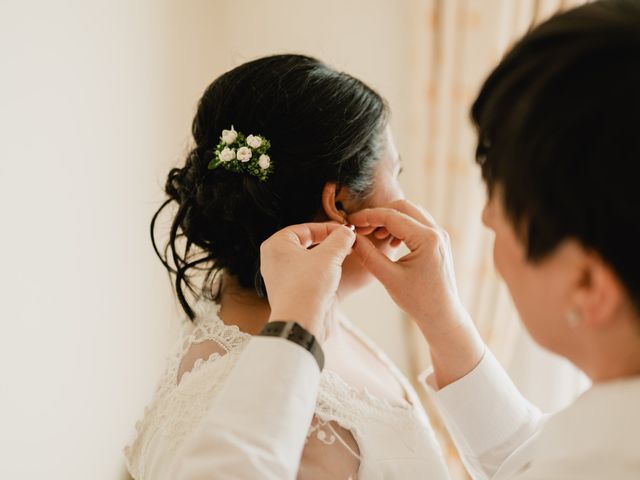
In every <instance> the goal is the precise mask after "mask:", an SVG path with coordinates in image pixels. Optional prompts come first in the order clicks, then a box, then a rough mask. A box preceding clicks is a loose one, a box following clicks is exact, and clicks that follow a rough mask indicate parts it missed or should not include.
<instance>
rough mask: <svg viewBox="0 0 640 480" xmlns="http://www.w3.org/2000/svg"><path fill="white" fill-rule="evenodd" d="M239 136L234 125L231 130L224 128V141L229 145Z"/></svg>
mask: <svg viewBox="0 0 640 480" xmlns="http://www.w3.org/2000/svg"><path fill="white" fill-rule="evenodd" d="M237 138H238V132H236V131H235V130H234V129H233V127H231V130H222V141H223V142H224V143H226V144H227V145H231V144H232V143H233V142H235V141H236V139H237Z"/></svg>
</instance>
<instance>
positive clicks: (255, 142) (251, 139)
mask: <svg viewBox="0 0 640 480" xmlns="http://www.w3.org/2000/svg"><path fill="white" fill-rule="evenodd" d="M247 145H249V146H250V147H251V148H258V147H259V146H260V145H262V138H260V137H258V136H256V135H249V136H248V137H247Z"/></svg>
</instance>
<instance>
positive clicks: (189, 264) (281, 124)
mask: <svg viewBox="0 0 640 480" xmlns="http://www.w3.org/2000/svg"><path fill="white" fill-rule="evenodd" d="M387 116H388V107H387V104H386V103H385V101H384V100H383V99H382V97H380V95H379V94H378V93H376V92H375V91H374V90H372V89H371V88H370V87H368V86H367V85H365V84H364V83H363V82H362V81H360V80H358V79H356V78H354V77H352V76H351V75H348V74H346V73H343V72H339V71H336V70H334V69H332V68H330V67H329V66H327V65H326V64H324V63H322V62H320V61H319V60H317V59H315V58H311V57H308V56H303V55H274V56H270V57H265V58H260V59H257V60H254V61H250V62H247V63H244V64H242V65H240V66H238V67H236V68H234V69H233V70H230V71H228V72H226V73H225V74H223V75H222V76H220V77H218V78H217V79H216V80H215V81H214V82H213V83H212V84H211V85H209V87H208V88H207V89H206V91H205V92H204V94H203V96H202V98H201V99H200V102H199V104H198V110H197V113H196V115H195V118H194V120H193V126H192V132H193V139H194V141H195V146H194V148H193V149H192V150H191V151H190V152H189V154H188V155H187V158H186V161H185V163H184V166H181V167H179V168H173V169H172V170H171V171H170V172H169V175H168V178H167V182H166V186H165V191H166V193H167V195H168V196H169V198H168V200H167V201H166V202H165V203H164V204H163V205H162V206H161V207H160V209H159V210H158V211H157V212H156V214H155V215H154V217H153V220H152V223H151V237H152V241H153V245H154V248H155V250H156V253H157V254H158V256H159V257H160V259H161V260H162V262H163V263H164V265H165V267H166V268H167V269H168V270H169V271H170V272H171V273H172V274H175V288H176V294H177V296H178V299H179V301H180V304H181V305H182V307H183V309H184V311H185V312H186V313H187V315H188V316H189V318H191V319H193V318H194V313H193V310H192V308H191V306H190V304H189V301H188V299H187V298H186V296H185V291H184V289H183V286H186V287H187V288H188V289H189V290H190V292H191V293H192V294H194V295H195V296H196V297H200V296H202V295H205V296H206V295H208V293H209V292H211V287H212V280H213V278H214V277H215V273H216V272H218V271H220V270H225V271H226V272H228V273H229V274H230V275H233V276H234V277H236V278H237V279H238V281H239V283H240V285H242V286H243V287H246V288H252V287H256V278H258V279H259V257H260V244H261V243H262V242H263V241H264V240H266V239H267V238H268V237H269V236H271V235H272V234H273V233H275V232H276V231H277V230H279V229H281V228H283V227H285V226H287V225H292V224H296V223H302V222H306V221H309V220H311V219H312V218H313V217H314V216H315V215H317V214H318V213H319V212H320V210H321V196H322V189H323V187H324V185H325V184H326V183H327V182H336V183H337V184H338V186H339V187H346V188H348V189H349V191H350V192H351V193H353V194H354V195H356V196H357V198H364V197H366V196H367V195H368V194H369V193H370V190H371V186H372V182H373V174H374V166H375V164H376V162H377V161H378V160H379V158H380V157H381V154H382V150H383V146H384V141H383V139H384V136H383V131H384V127H385V125H386V123H387ZM231 126H233V127H234V128H235V129H236V130H237V131H239V132H243V133H245V134H247V135H248V134H259V135H262V136H264V137H265V138H267V139H268V140H269V141H270V142H271V148H270V150H269V155H270V157H271V159H272V161H273V165H274V171H273V173H272V174H271V175H270V176H269V178H268V180H267V181H264V182H262V181H260V180H259V179H258V178H256V177H254V176H251V175H243V174H237V173H233V172H230V171H227V170H225V169H223V168H217V169H215V170H209V169H208V168H207V165H208V164H209V162H210V160H211V159H212V158H213V155H214V151H215V148H216V146H217V144H218V142H219V141H220V135H221V133H222V130H223V129H229V128H231ZM170 203H175V204H176V205H177V207H178V208H177V212H176V213H175V216H174V218H173V220H172V225H171V230H170V232H169V240H168V243H167V245H166V248H165V249H164V251H163V252H162V253H160V251H159V249H158V248H157V242H156V240H155V232H154V230H155V224H156V220H157V218H158V215H159V214H160V212H161V211H162V210H163V209H164V208H165V207H166V206H167V205H169V204H170ZM198 272H199V273H204V274H205V277H204V281H203V282H202V284H201V286H200V287H196V286H195V285H194V282H193V278H194V276H192V275H191V274H192V273H194V274H195V273H198ZM256 288H258V290H260V289H259V286H258V287H256Z"/></svg>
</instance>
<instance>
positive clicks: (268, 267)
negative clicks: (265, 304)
mask: <svg viewBox="0 0 640 480" xmlns="http://www.w3.org/2000/svg"><path fill="white" fill-rule="evenodd" d="M355 239H356V236H355V234H354V233H353V231H352V230H351V229H349V228H347V227H345V226H344V225H340V224H337V223H305V224H302V225H292V226H290V227H287V228H284V229H283V230H280V231H279V232H276V233H275V234H274V235H272V236H271V237H269V238H268V239H267V240H266V241H265V242H264V243H263V244H262V246H261V247H260V264H261V268H260V271H261V273H262V276H263V278H264V281H265V285H266V289H267V295H268V297H269V304H270V305H271V316H270V321H274V320H293V321H296V322H298V323H299V324H300V325H302V326H303V327H304V328H306V329H307V330H308V331H309V332H311V333H312V334H313V335H314V336H315V337H316V339H318V341H320V342H322V341H323V340H324V338H325V325H324V323H325V318H326V317H327V313H328V312H329V309H330V308H331V305H332V304H333V301H334V300H335V295H336V291H337V289H338V285H339V284H340V277H341V275H342V262H343V261H344V259H345V258H346V257H347V255H349V253H351V247H352V246H353V243H354V242H355ZM313 245H316V247H315V248H312V249H310V248H309V247H311V246H313Z"/></svg>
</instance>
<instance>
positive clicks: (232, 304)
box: [219, 274, 341, 335]
mask: <svg viewBox="0 0 640 480" xmlns="http://www.w3.org/2000/svg"><path fill="white" fill-rule="evenodd" d="M219 303H220V318H221V319H222V321H223V322H224V323H226V324H227V325H237V326H238V328H240V330H241V331H243V332H246V333H249V334H251V335H257V334H258V333H259V332H260V330H262V327H264V325H265V324H266V323H267V322H268V321H269V316H270V315H271V307H270V306H269V302H268V300H267V299H266V298H260V297H259V296H258V294H257V293H256V291H255V290H254V289H252V288H244V287H242V286H241V285H240V284H239V283H238V281H237V279H236V278H234V277H232V276H230V275H228V274H224V275H223V277H222V282H221V285H220V295H219ZM329 315H330V316H331V317H330V319H329V322H330V325H329V329H328V332H329V334H330V332H331V330H334V328H332V326H333V327H335V326H336V325H337V324H338V320H339V318H340V315H341V311H340V308H339V304H338V302H337V301H336V302H335V303H334V306H333V308H332V310H331V311H330V312H329ZM284 320H295V318H294V319H284Z"/></svg>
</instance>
